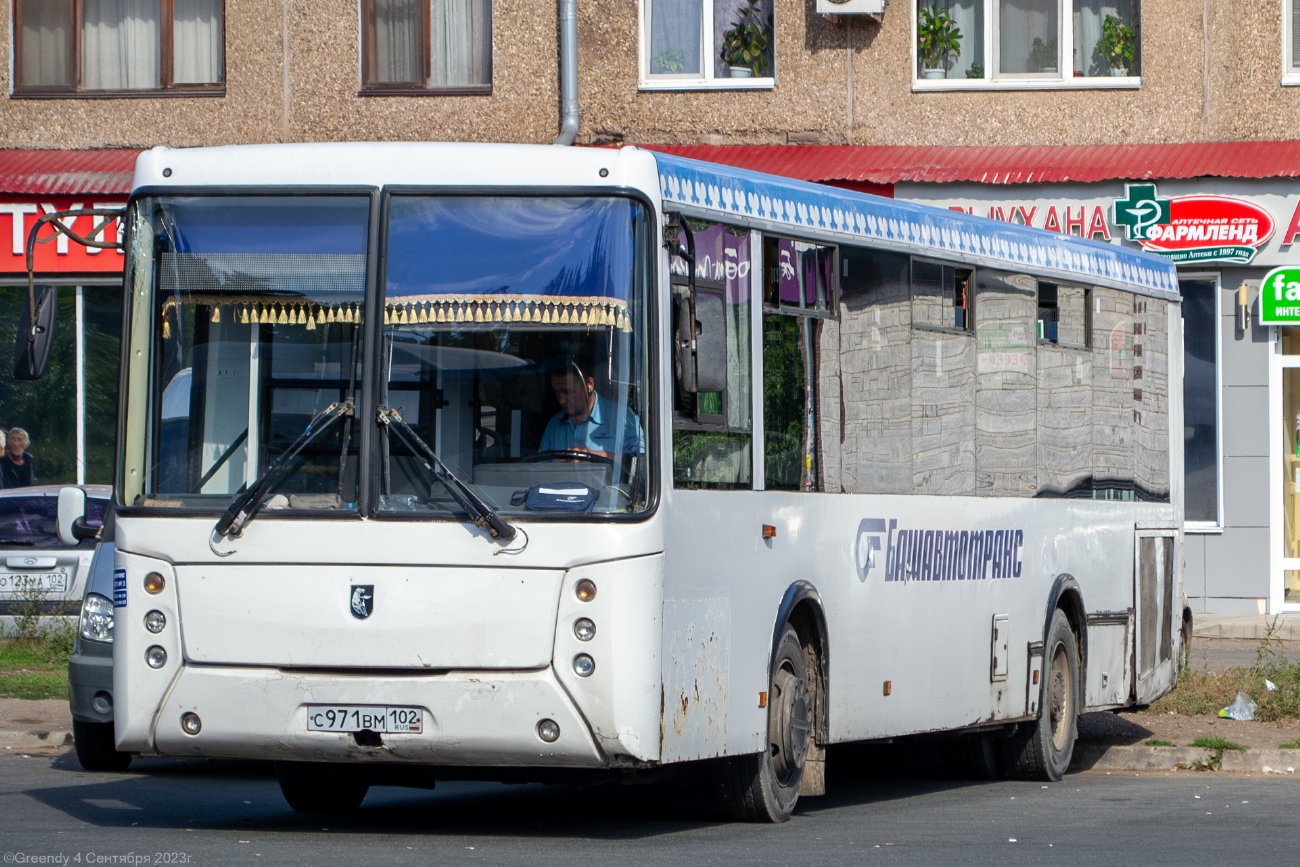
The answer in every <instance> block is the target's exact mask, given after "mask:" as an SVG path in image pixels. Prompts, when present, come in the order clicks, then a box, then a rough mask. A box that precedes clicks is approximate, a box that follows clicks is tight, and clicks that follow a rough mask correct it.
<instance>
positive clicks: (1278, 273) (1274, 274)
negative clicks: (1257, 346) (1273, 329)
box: [1259, 267, 1300, 325]
mask: <svg viewBox="0 0 1300 867" xmlns="http://www.w3.org/2000/svg"><path fill="white" fill-rule="evenodd" d="M1259 321H1260V324H1261V325H1300V267H1291V268H1274V269H1273V270H1272V271H1269V272H1268V273H1267V274H1265V275H1264V279H1263V280H1261V281H1260V283H1259Z"/></svg>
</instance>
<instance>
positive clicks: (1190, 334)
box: [1179, 280, 1220, 527]
mask: <svg viewBox="0 0 1300 867" xmlns="http://www.w3.org/2000/svg"><path fill="white" fill-rule="evenodd" d="M1179 287H1180V289H1181V290H1182V294H1183V304H1182V310H1183V470H1184V479H1185V482H1184V488H1183V498H1184V499H1183V507H1184V512H1185V514H1184V517H1185V519H1186V521H1187V523H1188V524H1189V525H1192V526H1195V525H1198V524H1199V525H1202V526H1209V527H1217V526H1219V523H1220V520H1219V388H1218V382H1219V376H1218V352H1217V349H1216V343H1217V338H1218V328H1217V323H1218V317H1217V316H1216V315H1215V306H1216V305H1215V301H1216V297H1217V296H1216V293H1217V289H1218V282H1217V281H1215V280H1181V281H1179Z"/></svg>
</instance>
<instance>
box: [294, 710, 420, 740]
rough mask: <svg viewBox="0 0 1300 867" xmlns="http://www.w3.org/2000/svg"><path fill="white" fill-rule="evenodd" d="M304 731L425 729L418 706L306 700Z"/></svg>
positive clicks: (415, 731)
mask: <svg viewBox="0 0 1300 867" xmlns="http://www.w3.org/2000/svg"><path fill="white" fill-rule="evenodd" d="M307 731H311V732H363V731H372V732H384V733H398V732H401V733H403V734H412V735H418V734H420V733H421V732H422V731H424V713H423V712H422V711H421V710H420V709H419V708H418V707H383V706H379V705H368V704H364V705H363V704H309V705H307Z"/></svg>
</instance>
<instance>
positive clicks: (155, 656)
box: [144, 644, 167, 668]
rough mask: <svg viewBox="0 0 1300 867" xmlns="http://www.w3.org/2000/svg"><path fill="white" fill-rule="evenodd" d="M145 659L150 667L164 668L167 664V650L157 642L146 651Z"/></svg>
mask: <svg viewBox="0 0 1300 867" xmlns="http://www.w3.org/2000/svg"><path fill="white" fill-rule="evenodd" d="M144 661H145V662H146V663H147V664H148V665H149V667H150V668H162V667H163V666H164V665H166V664H167V651H165V650H163V649H162V648H161V647H159V646H158V645H156V644H155V645H154V646H153V647H151V648H149V649H148V650H146V651H145V652H144Z"/></svg>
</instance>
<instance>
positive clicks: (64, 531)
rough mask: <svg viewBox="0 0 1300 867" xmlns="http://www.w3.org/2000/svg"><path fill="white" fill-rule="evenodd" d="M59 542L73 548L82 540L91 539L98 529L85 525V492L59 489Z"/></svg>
mask: <svg viewBox="0 0 1300 867" xmlns="http://www.w3.org/2000/svg"><path fill="white" fill-rule="evenodd" d="M58 532H59V541H60V542H62V543H63V544H65V545H67V546H69V547H74V546H76V545H77V544H78V543H79V542H80V541H81V540H82V539H93V538H94V537H95V536H96V535H98V534H99V529H98V528H96V527H91V526H90V525H88V524H87V523H86V492H85V491H83V490H82V489H81V488H76V487H72V486H68V487H66V488H60V489H59V522H58Z"/></svg>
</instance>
